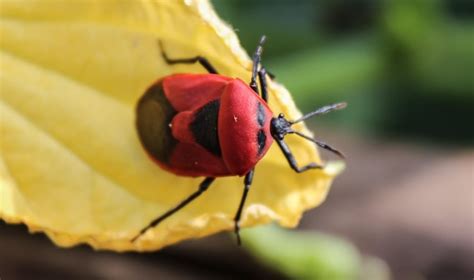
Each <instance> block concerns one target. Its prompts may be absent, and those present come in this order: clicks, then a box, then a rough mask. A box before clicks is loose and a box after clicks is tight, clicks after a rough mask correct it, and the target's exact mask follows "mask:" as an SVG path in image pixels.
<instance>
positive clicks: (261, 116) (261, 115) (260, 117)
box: [257, 102, 265, 127]
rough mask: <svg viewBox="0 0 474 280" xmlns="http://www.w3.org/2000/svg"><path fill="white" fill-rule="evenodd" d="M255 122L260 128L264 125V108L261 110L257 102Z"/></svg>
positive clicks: (260, 104)
mask: <svg viewBox="0 0 474 280" xmlns="http://www.w3.org/2000/svg"><path fill="white" fill-rule="evenodd" d="M257 104H258V106H257V122H258V124H259V125H260V127H263V124H264V123H265V108H263V105H262V103H260V102H257Z"/></svg>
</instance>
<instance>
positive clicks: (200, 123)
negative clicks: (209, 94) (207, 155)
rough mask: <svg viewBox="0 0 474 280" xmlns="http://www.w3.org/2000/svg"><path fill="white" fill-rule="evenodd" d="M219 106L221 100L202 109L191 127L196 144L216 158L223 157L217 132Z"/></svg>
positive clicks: (212, 102)
mask: <svg viewBox="0 0 474 280" xmlns="http://www.w3.org/2000/svg"><path fill="white" fill-rule="evenodd" d="M219 106H220V102H219V100H214V101H211V102H209V103H207V104H206V105H204V106H203V107H201V109H199V110H198V111H197V112H196V115H195V117H194V121H193V122H192V123H191V127H190V129H191V131H192V133H193V135H194V138H195V139H196V142H197V143H198V144H200V145H201V146H203V147H204V148H205V149H206V150H208V151H209V152H211V153H212V154H214V155H216V156H220V155H221V147H220V145H219V134H218V132H217V117H218V115H219Z"/></svg>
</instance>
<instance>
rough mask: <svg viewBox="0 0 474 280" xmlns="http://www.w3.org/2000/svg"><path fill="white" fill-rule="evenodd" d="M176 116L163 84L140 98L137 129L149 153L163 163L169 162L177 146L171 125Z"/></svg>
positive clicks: (152, 88) (154, 86) (157, 84)
mask: <svg viewBox="0 0 474 280" xmlns="http://www.w3.org/2000/svg"><path fill="white" fill-rule="evenodd" d="M175 115H176V110H175V109H174V108H173V107H172V106H171V104H170V102H169V101H168V99H167V98H166V96H165V95H164V92H163V87H162V83H161V82H157V83H156V84H154V85H152V86H151V87H150V88H149V89H148V90H147V91H146V92H145V94H144V95H143V96H142V97H141V98H140V100H139V102H138V104H137V108H136V127H137V131H138V136H139V138H140V141H141V143H142V145H143V147H144V148H145V150H146V151H147V153H148V154H149V155H150V156H151V157H152V158H153V159H155V160H157V161H158V162H161V163H166V162H168V160H169V158H170V155H171V153H172V152H173V150H174V148H175V146H176V145H177V143H178V142H177V141H176V139H175V138H174V137H173V136H172V134H171V130H170V128H169V124H170V123H171V120H172V119H173V117H174V116H175Z"/></svg>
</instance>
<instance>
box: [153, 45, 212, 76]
mask: <svg viewBox="0 0 474 280" xmlns="http://www.w3.org/2000/svg"><path fill="white" fill-rule="evenodd" d="M158 45H159V46H160V52H161V56H162V57H163V59H164V60H165V61H166V63H168V64H180V63H183V64H194V63H196V62H199V64H201V65H202V67H204V68H205V69H206V70H207V72H209V73H211V74H218V73H217V70H216V68H214V66H212V64H211V63H210V62H209V60H207V58H205V57H202V56H200V55H198V56H195V57H190V58H176V59H175V58H169V57H168V55H167V54H166V52H165V51H164V49H163V43H162V42H161V41H160V40H158Z"/></svg>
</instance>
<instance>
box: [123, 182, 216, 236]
mask: <svg viewBox="0 0 474 280" xmlns="http://www.w3.org/2000/svg"><path fill="white" fill-rule="evenodd" d="M215 179H216V178H214V177H206V179H204V181H202V182H201V184H200V185H199V189H198V190H197V191H195V192H194V193H192V194H191V195H190V196H188V198H186V199H185V200H183V201H181V202H180V203H179V204H178V205H176V206H175V207H173V208H171V209H170V210H168V211H167V212H166V213H164V214H163V215H161V216H159V217H158V218H156V219H154V220H153V221H151V222H150V223H149V224H148V225H147V226H146V227H144V228H143V229H141V230H140V232H139V233H138V234H137V235H136V236H134V237H133V238H132V239H131V241H132V242H135V241H136V240H137V239H138V238H139V237H140V236H142V235H143V234H144V233H145V232H146V231H147V230H149V229H150V228H153V227H155V226H157V225H158V224H159V223H161V222H162V221H163V220H164V219H166V218H168V217H169V216H171V215H173V214H174V213H176V212H178V211H179V210H181V208H183V207H184V206H186V205H188V204H189V203H190V202H191V201H193V200H194V199H196V198H197V197H198V196H200V195H201V194H202V193H203V192H204V191H206V190H207V188H209V186H210V185H211V184H212V182H214V180H215Z"/></svg>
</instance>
